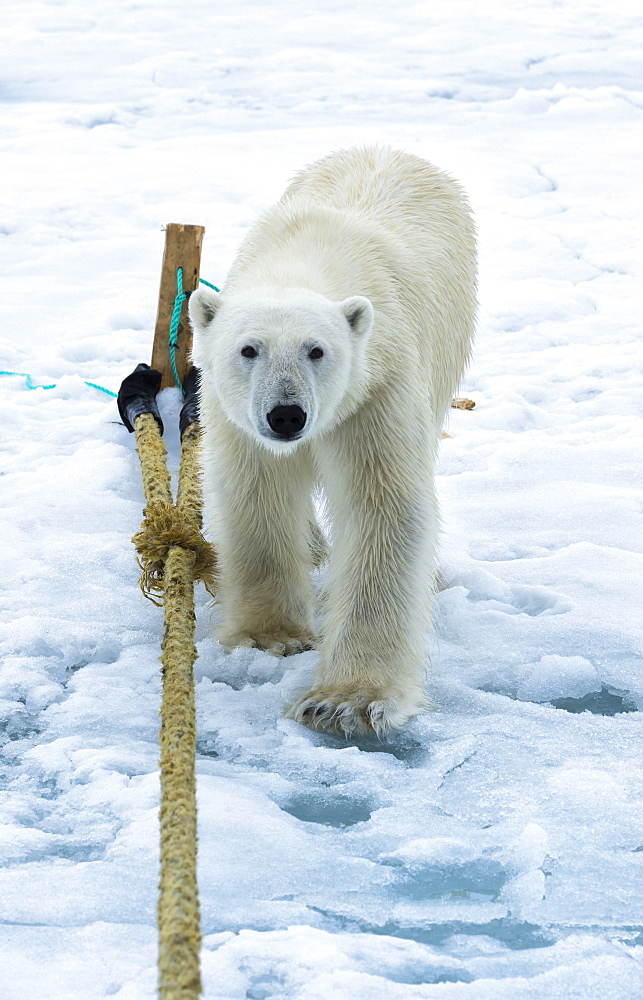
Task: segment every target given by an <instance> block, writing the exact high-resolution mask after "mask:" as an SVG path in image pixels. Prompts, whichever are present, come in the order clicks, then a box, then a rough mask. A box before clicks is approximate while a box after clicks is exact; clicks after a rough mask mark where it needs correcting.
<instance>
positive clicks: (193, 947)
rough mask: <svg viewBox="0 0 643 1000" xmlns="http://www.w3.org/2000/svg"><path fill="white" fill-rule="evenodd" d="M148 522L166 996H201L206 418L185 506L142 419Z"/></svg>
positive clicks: (184, 490) (188, 446) (144, 533)
mask: <svg viewBox="0 0 643 1000" xmlns="http://www.w3.org/2000/svg"><path fill="white" fill-rule="evenodd" d="M134 431H135V433H136V447H137V449H138V452H139V456H140V459H141V470H142V473H143V486H144V489H145V499H146V501H147V504H146V507H145V521H144V522H143V525H142V527H141V530H140V531H139V532H138V533H137V534H136V535H135V536H134V539H133V541H134V544H135V545H136V548H137V551H138V553H139V559H140V563H141V567H142V570H143V574H142V576H141V581H140V582H141V588H142V590H143V593H144V594H145V595H146V596H147V597H149V598H150V600H152V601H154V604H158V603H160V602H158V601H155V600H154V598H153V597H152V594H156V595H157V596H159V595H162V597H163V611H164V619H165V627H164V633H163V644H162V649H163V655H162V657H161V661H162V663H163V702H162V705H161V813H160V826H161V879H160V886H159V889H160V892H159V903H158V928H159V997H160V1000H198V998H199V996H200V994H201V974H200V971H199V951H200V948H201V929H200V917H199V895H198V886H197V879H196V853H197V817H196V775H195V758H196V712H195V703H194V677H193V667H194V661H195V660H196V657H197V651H196V647H195V645H194V580H195V579H200V580H203V581H204V582H205V584H206V586H207V587H208V589H209V590H210V592H211V593H214V582H215V581H214V572H215V557H214V550H213V548H212V546H211V545H209V543H208V542H206V541H205V539H204V538H203V536H202V534H201V531H200V527H201V496H202V494H201V480H200V475H199V462H198V457H199V439H200V432H199V427H198V424H196V423H193V424H190V425H189V426H188V427H186V428H185V430H184V432H183V440H182V448H181V467H180V470H179V486H178V491H177V501H176V504H174V503H173V502H172V489H171V480H170V473H169V472H168V468H167V464H166V458H167V454H166V451H165V445H164V444H163V438H162V437H161V433H160V430H159V426H158V424H157V422H156V420H155V418H154V417H153V416H152V414H151V413H143V414H140V415H139V416H137V417H136V418H135V419H134Z"/></svg>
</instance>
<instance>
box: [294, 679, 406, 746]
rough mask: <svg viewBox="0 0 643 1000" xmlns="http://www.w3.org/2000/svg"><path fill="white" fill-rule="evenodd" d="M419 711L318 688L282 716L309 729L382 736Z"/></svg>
mask: <svg viewBox="0 0 643 1000" xmlns="http://www.w3.org/2000/svg"><path fill="white" fill-rule="evenodd" d="M421 708H422V706H420V705H418V706H417V707H415V708H411V707H406V706H403V705H402V704H401V703H400V702H399V701H398V700H396V699H395V698H371V697H368V696H367V695H361V694H356V693H351V694H348V693H346V692H345V691H322V690H319V689H317V690H314V691H310V692H309V693H308V694H306V695H304V697H303V698H298V699H297V700H296V701H294V702H293V703H292V704H291V705H289V706H287V708H286V710H285V712H284V715H285V716H286V718H287V719H294V720H295V722H301V723H302V724H303V725H305V726H309V727H310V728H311V729H325V730H327V731H329V732H333V733H339V734H340V735H342V736H354V735H367V734H369V733H370V734H371V735H372V734H373V733H375V734H376V735H377V736H384V735H385V734H386V733H387V732H388V731H389V730H391V729H399V728H400V727H401V726H403V725H404V723H405V722H408V720H409V719H410V718H411V716H412V715H416V714H417V713H418V712H419V711H421Z"/></svg>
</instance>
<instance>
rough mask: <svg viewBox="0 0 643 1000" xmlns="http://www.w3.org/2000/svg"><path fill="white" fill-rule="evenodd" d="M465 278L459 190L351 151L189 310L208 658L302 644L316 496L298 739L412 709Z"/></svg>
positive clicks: (456, 375) (414, 163)
mask: <svg viewBox="0 0 643 1000" xmlns="http://www.w3.org/2000/svg"><path fill="white" fill-rule="evenodd" d="M475 273H476V272H475V236H474V227H473V223H472V220H471V216H470V212H469V207H468V204H467V201H466V199H465V197H464V195H463V192H462V190H461V188H460V187H459V185H458V184H457V183H456V182H455V181H454V180H453V179H451V178H450V177H449V176H447V175H446V174H444V173H442V172H441V171H439V170H437V169H436V168H435V167H433V166H431V165H430V164H429V163H426V162H425V161H423V160H420V159H419V158H417V157H414V156H410V155H407V154H406V153H401V152H396V151H394V150H391V149H388V148H379V147H375V148H356V149H349V150H345V151H343V152H339V153H335V154H333V155H331V156H328V157H326V158H325V159H322V160H320V161H319V162H317V163H314V164H313V165H312V166H309V167H307V168H306V169H304V170H303V171H302V172H301V173H300V174H299V175H298V176H297V177H296V178H295V180H294V181H293V182H292V184H291V185H290V186H289V187H288V189H287V190H286V192H285V194H284V195H283V197H282V199H281V200H280V201H279V202H278V203H277V205H276V206H275V207H274V208H272V209H271V210H269V211H268V212H267V213H266V214H265V215H264V216H262V218H260V219H259V221H258V222H257V223H256V224H255V225H254V227H253V228H252V229H251V231H250V233H249V235H248V237H247V239H246V240H245V242H244V244H243V246H242V247H241V250H240V252H239V255H238V257H237V259H236V261H235V263H234V265H233V267H232V270H231V272H230V275H229V278H228V281H227V283H226V285H225V288H224V290H223V292H222V294H221V295H220V296H216V295H215V294H214V293H212V292H209V291H199V292H196V293H195V294H193V295H192V298H191V300H190V316H191V320H192V324H193V326H194V331H195V333H194V352H193V356H194V361H195V364H196V365H198V366H199V367H200V368H201V369H202V385H201V416H202V423H203V431H204V443H203V464H204V495H205V507H206V518H207V523H208V526H209V530H210V533H211V535H212V537H213V540H214V541H215V544H216V546H217V549H218V554H219V565H220V573H221V578H220V601H221V605H222V608H223V615H224V618H223V624H222V626H221V629H220V633H219V638H220V640H221V642H222V643H224V645H226V646H228V647H233V646H239V645H242V646H243V645H245V646H258V647H259V648H262V649H270V650H273V651H274V652H281V653H290V652H297V651H299V650H301V649H303V648H306V647H307V646H310V645H312V644H315V642H316V639H315V637H314V636H313V634H312V624H311V614H312V591H311V569H312V567H313V564H314V562H315V558H316V556H317V557H318V555H319V551H318V550H319V535H318V532H317V531H316V530H315V529H314V528H311V524H313V525H314V511H313V506H312V501H311V494H312V492H313V489H314V487H315V486H321V487H322V488H323V490H324V493H325V495H326V499H327V503H328V510H329V514H330V518H331V523H332V546H331V555H330V562H329V565H328V568H327V571H326V581H325V583H326V586H325V590H326V594H327V598H326V612H325V624H324V629H323V635H322V637H321V642H320V662H319V667H318V671H317V675H316V677H315V681H314V686H313V689H312V690H311V691H309V692H304V693H302V694H301V696H299V697H298V698H297V699H296V700H295V701H294V702H293V704H292V705H290V706H289V707H288V709H287V714H288V715H289V716H290V717H291V718H294V719H297V720H299V721H301V722H305V723H307V724H308V725H311V726H314V727H317V728H328V729H335V730H338V731H340V732H346V733H355V732H368V731H373V730H375V731H376V732H377V733H378V734H382V733H384V732H386V731H387V730H388V729H390V728H391V727H397V726H401V725H403V724H404V723H405V722H406V721H407V720H408V719H409V718H410V717H411V716H412V715H415V714H417V713H418V712H420V711H421V710H422V708H423V707H425V706H426V704H427V701H426V695H425V683H424V682H425V670H426V650H425V629H426V626H427V623H428V621H429V617H430V599H431V594H432V590H433V579H434V559H435V546H436V535H437V530H438V511H437V505H436V499H435V493H434V485H433V466H434V461H435V454H436V449H437V444H438V436H439V433H440V428H441V425H442V422H443V419H444V416H445V412H446V409H447V407H448V406H449V403H450V400H451V397H452V395H453V393H454V392H455V390H456V387H457V384H458V381H459V379H460V377H461V375H462V372H463V369H464V366H465V364H466V361H467V358H468V356H469V351H470V346H471V338H472V333H473V325H474V313H475V285H476V277H475ZM365 300H366V301H365ZM371 307H372V308H371ZM247 345H250V346H252V347H254V348H255V350H256V352H257V356H256V357H255V358H253V359H251V360H248V359H246V358H244V357H243V356H242V355H241V349H242V348H243V347H244V346H247ZM313 347H317V348H319V349H321V350H322V351H323V356H322V358H321V359H317V360H313V359H311V357H310V351H311V350H312V348H313ZM289 404H290V405H292V404H296V405H299V406H301V408H302V409H303V410H304V411H305V412H306V413H307V421H306V426H305V427H304V429H303V433H302V435H301V437H300V438H299V439H298V440H295V441H288V442H284V441H278V440H274V439H273V437H274V435H272V433H271V431H270V428H269V426H268V424H267V422H266V419H265V418H266V414H267V413H268V412H269V411H270V409H272V407H274V406H276V405H289Z"/></svg>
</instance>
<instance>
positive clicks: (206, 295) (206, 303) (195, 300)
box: [188, 288, 221, 330]
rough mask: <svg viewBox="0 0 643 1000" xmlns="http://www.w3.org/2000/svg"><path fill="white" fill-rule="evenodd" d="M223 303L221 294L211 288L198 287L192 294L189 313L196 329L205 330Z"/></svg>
mask: <svg viewBox="0 0 643 1000" xmlns="http://www.w3.org/2000/svg"><path fill="white" fill-rule="evenodd" d="M220 305H221V296H220V295H217V293H216V292H213V291H211V290H210V289H209V288H197V290H196V291H195V292H192V294H191V295H190V300H189V302H188V313H189V316H190V323H191V324H192V326H193V327H194V329H195V330H205V328H206V327H207V326H209V325H210V323H211V322H212V320H213V319H214V317H215V316H216V313H217V309H218V308H219V306H220Z"/></svg>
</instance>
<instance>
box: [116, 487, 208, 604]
mask: <svg viewBox="0 0 643 1000" xmlns="http://www.w3.org/2000/svg"><path fill="white" fill-rule="evenodd" d="M143 514H144V517H145V520H144V521H143V524H142V525H141V529H140V531H138V532H137V533H136V534H135V535H134V537H133V538H132V542H133V543H134V547H135V548H136V551H137V552H138V555H139V559H138V564H139V566H140V567H141V570H142V572H141V577H140V579H139V586H140V588H141V590H142V591H143V593H144V594H145V596H146V597H147V598H148V600H150V601H151V602H152V603H153V604H156V606H157V607H161V606H162V603H163V602H162V600H160V601H157V600H155V599H154V596H152V595H156V596H157V597H162V595H163V594H164V592H165V582H164V573H165V563H166V560H167V557H168V554H169V551H170V549H173V548H176V547H179V548H182V549H185V550H186V551H189V552H192V553H193V555H194V569H193V576H194V579H195V580H202V581H203V583H204V584H205V586H206V588H207V590H208V591H209V592H210V593H211V594H212V595H213V596H214V593H215V587H216V584H215V568H216V556H215V552H214V548H213V546H212V545H211V544H210V543H209V542H207V541H206V540H205V538H204V537H203V535H202V534H201V530H200V519H199V515H198V514H197V512H196V511H194V512H193V511H190V510H187V511H186V510H179V508H178V507H176V506H175V505H174V504H169V503H165V502H164V501H162V500H153V501H151V502H150V503H148V504H147V506H146V507H145V510H144V511H143Z"/></svg>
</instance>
